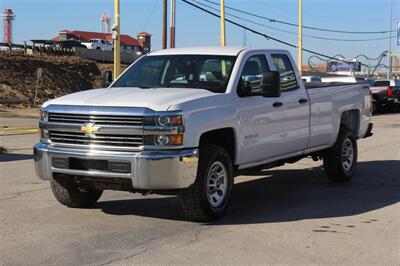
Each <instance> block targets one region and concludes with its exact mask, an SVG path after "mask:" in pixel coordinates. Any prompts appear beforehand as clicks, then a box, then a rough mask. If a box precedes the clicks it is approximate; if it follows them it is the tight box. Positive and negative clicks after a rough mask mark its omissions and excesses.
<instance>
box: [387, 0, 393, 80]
mask: <svg viewBox="0 0 400 266" xmlns="http://www.w3.org/2000/svg"><path fill="white" fill-rule="evenodd" d="M392 26H393V0H391V1H390V22H389V51H388V56H389V68H388V70H387V79H391V78H392V64H393V61H392V58H393V55H392Z"/></svg>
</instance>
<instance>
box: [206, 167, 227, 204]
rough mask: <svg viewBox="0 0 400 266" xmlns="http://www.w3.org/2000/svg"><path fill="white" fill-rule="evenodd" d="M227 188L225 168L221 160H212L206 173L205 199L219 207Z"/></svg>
mask: <svg viewBox="0 0 400 266" xmlns="http://www.w3.org/2000/svg"><path fill="white" fill-rule="evenodd" d="M227 189H228V177H227V171H226V168H225V166H224V165H223V164H222V163H221V162H214V163H213V164H212V165H211V167H210V169H209V170H208V174H207V199H208V202H209V203H210V205H211V206H213V207H214V208H216V207H219V206H220V205H221V204H222V203H223V202H224V200H225V196H226V192H227Z"/></svg>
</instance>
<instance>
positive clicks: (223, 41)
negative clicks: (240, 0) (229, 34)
mask: <svg viewBox="0 0 400 266" xmlns="http://www.w3.org/2000/svg"><path fill="white" fill-rule="evenodd" d="M220 12H221V46H222V47H225V46H226V33H225V0H220Z"/></svg>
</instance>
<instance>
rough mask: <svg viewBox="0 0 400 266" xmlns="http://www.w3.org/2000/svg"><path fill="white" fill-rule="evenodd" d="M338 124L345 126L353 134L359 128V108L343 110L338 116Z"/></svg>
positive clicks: (356, 132) (356, 134)
mask: <svg viewBox="0 0 400 266" xmlns="http://www.w3.org/2000/svg"><path fill="white" fill-rule="evenodd" d="M340 125H341V126H342V125H343V126H346V127H347V128H348V129H350V130H351V131H352V132H353V134H354V135H355V136H358V132H359V130H360V110H357V109H352V110H347V111H344V112H343V113H342V115H341V118H340Z"/></svg>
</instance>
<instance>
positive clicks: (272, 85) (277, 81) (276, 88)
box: [261, 71, 281, 97]
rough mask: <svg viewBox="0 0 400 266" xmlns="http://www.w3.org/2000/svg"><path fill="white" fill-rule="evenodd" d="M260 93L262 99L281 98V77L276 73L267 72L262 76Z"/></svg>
mask: <svg viewBox="0 0 400 266" xmlns="http://www.w3.org/2000/svg"><path fill="white" fill-rule="evenodd" d="M261 91H262V96H263V97H279V96H281V75H280V73H279V72H278V71H268V72H265V73H264V74H263V78H262V82H261Z"/></svg>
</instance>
